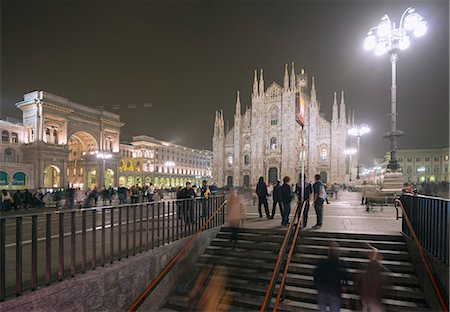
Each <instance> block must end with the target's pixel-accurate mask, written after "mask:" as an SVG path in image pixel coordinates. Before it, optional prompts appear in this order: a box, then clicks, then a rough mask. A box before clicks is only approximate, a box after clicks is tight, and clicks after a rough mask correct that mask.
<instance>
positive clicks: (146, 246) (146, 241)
mask: <svg viewBox="0 0 450 312" xmlns="http://www.w3.org/2000/svg"><path fill="white" fill-rule="evenodd" d="M149 205H150V204H149V203H147V204H146V205H145V250H148V232H149V228H148V223H149V222H148V218H149V215H148V206H149Z"/></svg>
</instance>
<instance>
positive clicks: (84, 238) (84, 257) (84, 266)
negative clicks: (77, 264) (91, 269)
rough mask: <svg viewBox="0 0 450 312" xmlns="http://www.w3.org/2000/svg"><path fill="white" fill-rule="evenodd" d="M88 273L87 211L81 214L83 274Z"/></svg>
mask: <svg viewBox="0 0 450 312" xmlns="http://www.w3.org/2000/svg"><path fill="white" fill-rule="evenodd" d="M84 272H86V211H85V210H83V211H82V212H81V273H84Z"/></svg>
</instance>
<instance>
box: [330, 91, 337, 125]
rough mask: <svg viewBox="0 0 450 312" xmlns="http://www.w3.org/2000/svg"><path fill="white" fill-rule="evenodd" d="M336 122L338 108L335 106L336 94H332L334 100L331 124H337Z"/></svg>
mask: <svg viewBox="0 0 450 312" xmlns="http://www.w3.org/2000/svg"><path fill="white" fill-rule="evenodd" d="M337 121H338V106H337V94H336V92H334V99H333V113H332V117H331V122H332V123H334V122H337Z"/></svg>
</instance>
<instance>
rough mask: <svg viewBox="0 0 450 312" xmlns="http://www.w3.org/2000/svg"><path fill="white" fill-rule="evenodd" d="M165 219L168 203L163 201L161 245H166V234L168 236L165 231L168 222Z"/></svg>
mask: <svg viewBox="0 0 450 312" xmlns="http://www.w3.org/2000/svg"><path fill="white" fill-rule="evenodd" d="M165 220H166V203H165V202H163V203H162V233H161V237H162V239H161V241H162V244H161V246H164V242H165V236H166V235H165V233H166V228H165V226H166V222H165Z"/></svg>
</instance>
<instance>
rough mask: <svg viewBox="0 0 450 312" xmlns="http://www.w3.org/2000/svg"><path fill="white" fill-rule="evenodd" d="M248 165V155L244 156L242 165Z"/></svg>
mask: <svg viewBox="0 0 450 312" xmlns="http://www.w3.org/2000/svg"><path fill="white" fill-rule="evenodd" d="M249 164H250V157H249V156H248V155H244V165H249Z"/></svg>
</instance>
